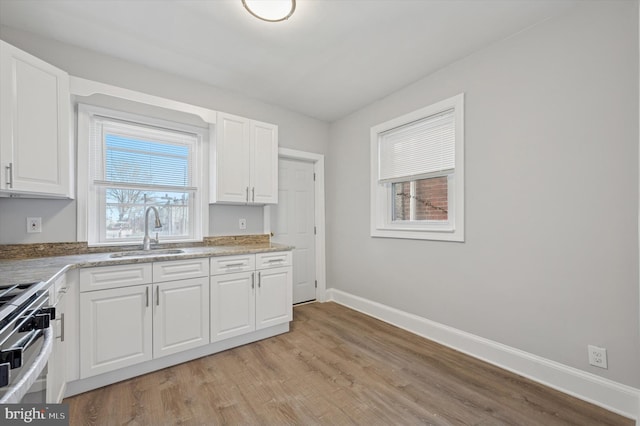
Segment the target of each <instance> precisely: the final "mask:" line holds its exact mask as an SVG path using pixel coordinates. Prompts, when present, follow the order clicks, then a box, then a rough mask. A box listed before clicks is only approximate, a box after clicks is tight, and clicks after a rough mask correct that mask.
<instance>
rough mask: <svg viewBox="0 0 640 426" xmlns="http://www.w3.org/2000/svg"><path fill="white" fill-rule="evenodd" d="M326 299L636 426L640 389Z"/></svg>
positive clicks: (348, 297)
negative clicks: (550, 389)
mask: <svg viewBox="0 0 640 426" xmlns="http://www.w3.org/2000/svg"><path fill="white" fill-rule="evenodd" d="M326 296H327V300H328V301H333V302H336V303H339V304H341V305H344V306H346V307H349V308H351V309H354V310H356V311H359V312H362V313H364V314H367V315H369V316H372V317H374V318H377V319H379V320H382V321H384V322H386V323H389V324H392V325H395V326H397V327H399V328H402V329H404V330H407V331H410V332H411V333H414V334H417V335H419V336H422V337H425V338H427V339H429V340H433V341H436V342H438V343H441V344H443V345H445V346H448V347H450V348H453V349H456V350H458V351H460V352H463V353H465V354H467V355H470V356H472V357H474V358H478V359H481V360H483V361H486V362H488V363H490V364H493V365H495V366H498V367H500V368H503V369H505V370H508V371H511V372H514V373H516V374H519V375H521V376H524V377H527V378H529V379H531V380H533V381H536V382H538V383H541V384H543V385H545V386H549V387H551V388H553V389H557V390H559V391H561V392H564V393H566V394H569V395H572V396H575V397H576V398H579V399H582V400H584V401H587V402H590V403H592V404H595V405H598V406H600V407H602V408H605V409H607V410H609V411H613V412H615V413H617V414H620V415H622V416H625V417H628V418H630V419H634V420H636V424H640V389H636V388H633V387H630V386H627V385H624V384H621V383H617V382H614V381H612V380H608V379H604V378H602V377H600V376H596V375H595V374H592V373H588V372H586V371H582V370H578V369H577V368H573V367H569V366H567V365H564V364H560V363H558V362H555V361H551V360H548V359H545V358H542V357H540V356H537V355H533V354H531V353H528V352H525V351H522V350H519V349H515V348H512V347H510V346H506V345H503V344H501V343H497V342H494V341H492V340H488V339H485V338H482V337H479V336H476V335H473V334H471V333H467V332H464V331H461V330H458V329H455V328H453V327H449V326H446V325H443V324H440V323H437V322H434V321H431V320H428V319H426V318H422V317H419V316H417V315H413V314H410V313H407V312H403V311H400V310H398V309H395V308H391V307H389V306H386V305H383V304H380V303H377V302H373V301H371V300H367V299H363V298H361V297H359V296H354V295H352V294H349V293H345V292H343V291H341V290H337V289H334V288H330V289H327V295H326Z"/></svg>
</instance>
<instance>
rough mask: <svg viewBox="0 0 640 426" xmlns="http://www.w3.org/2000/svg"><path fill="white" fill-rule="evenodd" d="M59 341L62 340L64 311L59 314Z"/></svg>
mask: <svg viewBox="0 0 640 426" xmlns="http://www.w3.org/2000/svg"><path fill="white" fill-rule="evenodd" d="M60 341H61V342H64V313H62V314H60Z"/></svg>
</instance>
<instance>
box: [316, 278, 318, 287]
mask: <svg viewBox="0 0 640 426" xmlns="http://www.w3.org/2000/svg"><path fill="white" fill-rule="evenodd" d="M316 288H318V280H316Z"/></svg>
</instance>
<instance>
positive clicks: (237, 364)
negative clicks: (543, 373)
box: [64, 303, 633, 426]
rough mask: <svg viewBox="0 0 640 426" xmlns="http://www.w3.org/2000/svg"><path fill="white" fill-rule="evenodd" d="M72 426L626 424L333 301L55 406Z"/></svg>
mask: <svg viewBox="0 0 640 426" xmlns="http://www.w3.org/2000/svg"><path fill="white" fill-rule="evenodd" d="M64 402H65V403H68V404H69V409H70V424H71V425H72V426H75V425H154V426H156V425H223V424H230V425H236V424H261V425H285V424H299V425H313V424H325V425H343V424H359V425H415V424H433V425H545V426H547V425H633V422H632V421H631V420H629V419H626V418H624V417H620V416H618V415H616V414H613V413H610V412H608V411H605V410H603V409H601V408H598V407H596V406H594V405H591V404H588V403H586V402H583V401H580V400H577V399H575V398H572V397H570V396H567V395H564V394H562V393H560V392H557V391H554V390H552V389H549V388H546V387H544V386H541V385H539V384H536V383H534V382H531V381H530V380H527V379H524V378H522V377H520V376H517V375H515V374H512V373H509V372H506V371H503V370H501V369H499V368H496V367H493V366H491V365H489V364H486V363H483V362H481V361H478V360H475V359H473V358H471V357H468V356H466V355H463V354H461V353H459V352H456V351H453V350H451V349H448V348H445V347H443V346H441V345H438V344H436V343H433V342H431V341H428V340H425V339H422V338H420V337H417V336H415V335H413V334H410V333H408V332H406V331H403V330H400V329H398V328H395V327H393V326H390V325H388V324H385V323H383V322H381V321H378V320H375V319H372V318H370V317H367V316H366V315H363V314H360V313H358V312H355V311H352V310H350V309H347V308H344V307H342V306H340V305H337V304H334V303H324V304H319V303H316V304H308V305H302V306H298V307H296V308H295V309H294V322H293V323H292V330H291V332H290V333H287V334H284V335H281V336H277V337H273V338H271V339H266V340H263V341H261V342H257V343H253V344H250V345H246V346H242V347H239V348H235V349H232V350H228V351H226V352H222V353H219V354H215V355H211V356H208V357H205V358H201V359H198V360H195V361H192V362H188V363H185V364H182V365H178V366H175V367H171V368H167V369H164V370H161V371H157V372H155V373H151V374H147V375H145V376H141V377H137V378H135V379H131V380H127V381H124V382H121V383H117V384H114V385H111V386H108V387H105V388H101V389H97V390H95V391H91V392H87V393H84V394H82V395H78V396H75V397H72V398H68V399H66V400H65V401H64Z"/></svg>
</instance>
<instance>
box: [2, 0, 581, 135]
mask: <svg viewBox="0 0 640 426" xmlns="http://www.w3.org/2000/svg"><path fill="white" fill-rule="evenodd" d="M578 2H579V0H298V1H297V8H296V12H295V14H294V15H293V16H292V17H291V18H290V19H289V20H288V21H285V22H280V23H268V22H262V21H260V20H258V19H256V18H254V17H253V16H251V15H250V14H249V13H248V12H247V11H246V10H244V8H243V6H242V4H241V1H240V0H193V1H192V0H135V1H131V0H20V1H18V0H0V24H2V25H6V26H9V27H13V28H16V29H20V30H23V31H28V32H32V33H35V34H38V35H40V36H44V37H47V38H52V39H55V40H58V41H61V42H65V43H69V44H72V45H77V46H80V47H83V48H87V49H91V50H94V51H98V52H101V53H105V54H107V55H112V56H115V57H118V58H121V59H125V60H128V61H131V62H135V63H139V64H143V65H146V66H149V67H153V68H156V69H160V70H164V71H167V72H171V73H174V74H178V75H182V76H185V77H188V78H191V79H195V80H198V81H201V82H205V83H208V84H211V85H214V86H217V87H220V88H223V89H227V90H231V91H233V92H236V93H240V94H242V95H245V96H248V97H251V98H254V99H258V100H261V101H264V102H266V103H269V104H272V105H278V106H280V107H283V108H286V109H289V110H293V111H297V112H300V113H303V114H305V115H308V116H311V117H314V118H318V119H320V120H323V121H327V122H331V121H334V120H336V119H339V118H341V117H344V116H346V115H348V114H350V113H352V112H354V111H356V110H358V109H359V108H362V107H364V106H366V105H368V104H370V103H372V102H375V101H376V100H377V99H380V98H383V97H385V96H387V95H389V94H390V93H393V92H394V91H396V90H398V89H400V88H402V87H404V86H406V85H408V84H411V83H412V82H414V81H416V80H418V79H420V78H421V77H423V76H425V75H427V74H430V73H432V72H434V71H436V70H438V69H440V68H442V67H444V66H446V65H447V64H449V63H451V62H454V61H456V60H458V59H460V58H462V57H464V56H467V55H469V54H471V53H473V52H475V51H477V50H479V49H482V48H483V47H485V46H487V45H489V44H491V43H493V42H495V41H497V40H500V39H504V38H505V37H508V36H510V35H512V34H514V33H516V32H519V31H521V30H523V29H525V28H527V27H529V26H531V25H535V24H536V23H538V22H540V21H542V20H544V19H547V18H549V17H551V16H554V15H557V14H561V13H564V12H565V11H566V10H568V9H569V8H571V7H573V6H575V5H576V4H577V3H578Z"/></svg>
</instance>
